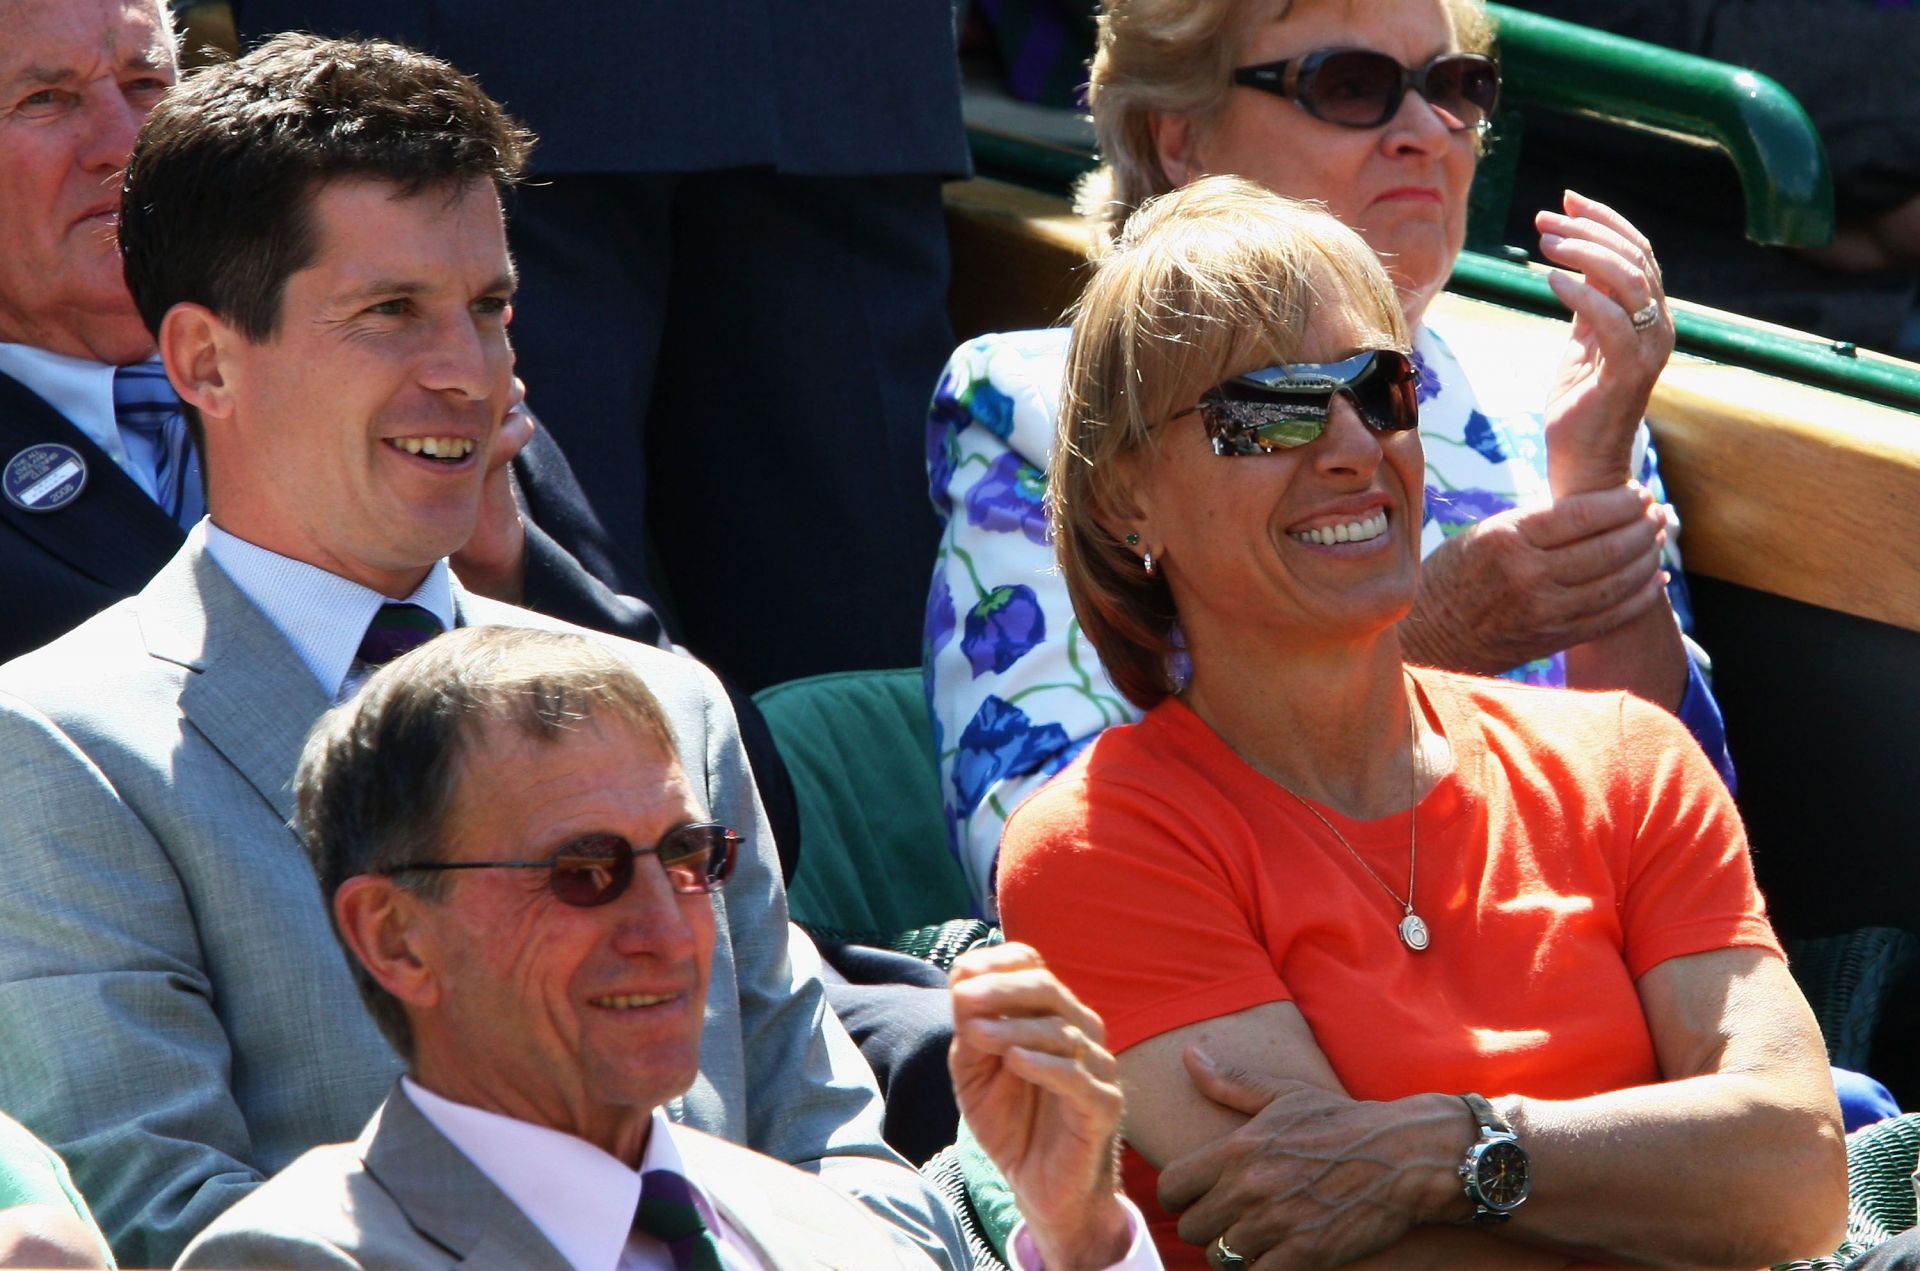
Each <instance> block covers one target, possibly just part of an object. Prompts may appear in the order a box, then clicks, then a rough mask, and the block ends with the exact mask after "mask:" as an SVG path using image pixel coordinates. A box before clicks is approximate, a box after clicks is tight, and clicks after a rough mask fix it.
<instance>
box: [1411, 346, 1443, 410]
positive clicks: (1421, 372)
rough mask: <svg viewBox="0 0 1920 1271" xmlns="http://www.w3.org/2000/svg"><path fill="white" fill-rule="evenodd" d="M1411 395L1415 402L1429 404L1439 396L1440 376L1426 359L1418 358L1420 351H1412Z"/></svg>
mask: <svg viewBox="0 0 1920 1271" xmlns="http://www.w3.org/2000/svg"><path fill="white" fill-rule="evenodd" d="M1412 360H1413V395H1414V398H1415V400H1417V401H1420V402H1430V401H1432V400H1433V399H1434V398H1436V397H1438V396H1440V375H1439V372H1437V371H1435V370H1434V369H1433V368H1432V367H1431V366H1428V365H1427V359H1425V358H1423V357H1421V356H1420V350H1419V349H1415V350H1414V351H1413V359H1412Z"/></svg>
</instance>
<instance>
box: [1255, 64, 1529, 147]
mask: <svg viewBox="0 0 1920 1271" xmlns="http://www.w3.org/2000/svg"><path fill="white" fill-rule="evenodd" d="M1233 82H1234V83H1236V84H1242V85H1245V86H1246V87H1248V88H1257V89H1259V90H1261V91H1262V92H1266V93H1272V94H1273V95H1274V96H1276V97H1284V98H1286V99H1287V100H1288V101H1291V102H1294V103H1295V104H1297V105H1298V106H1299V107H1300V109H1302V110H1304V111H1306V112H1307V113H1308V114H1309V115H1312V116H1313V117H1314V118H1315V119H1324V120H1326V121H1327V122H1328V123H1330V124H1339V125H1340V126H1342V127H1344V128H1378V127H1379V126H1380V125H1381V124H1384V123H1386V122H1387V121H1388V120H1389V119H1392V118H1393V117H1394V115H1395V114H1397V113H1398V112H1399V110H1400V102H1401V99H1402V98H1404V97H1405V96H1406V95H1407V90H1408V89H1409V88H1411V89H1412V90H1413V91H1414V92H1416V93H1419V94H1420V96H1422V97H1424V98H1426V100H1427V102H1428V104H1430V105H1431V106H1432V107H1433V108H1434V109H1435V110H1436V111H1438V112H1440V116H1441V118H1443V119H1444V120H1445V121H1446V124H1447V128H1448V129H1449V130H1450V131H1453V132H1464V131H1466V130H1467V129H1469V128H1478V127H1480V126H1481V125H1483V124H1485V123H1486V122H1487V120H1488V119H1489V118H1490V117H1491V116H1492V114H1493V108H1494V107H1495V106H1496V105H1498V104H1499V101H1500V67H1499V66H1498V65H1497V64H1496V63H1495V62H1494V60H1493V59H1492V58H1490V57H1486V56H1483V55H1482V54H1479V53H1442V54H1441V55H1440V56H1439V57H1436V58H1434V59H1433V60H1432V61H1431V62H1428V63H1427V64H1426V65H1425V66H1418V67H1413V66H1402V65H1401V64H1400V63H1399V62H1397V61H1395V60H1394V59H1393V58H1391V57H1389V56H1388V55H1387V54H1385V53H1381V52H1379V51H1377V50H1375V49H1319V50H1317V51H1315V52H1312V53H1309V54H1307V55H1306V56H1305V57H1296V58H1288V59H1287V60H1285V61H1280V62H1263V63H1261V64H1260V65H1258V66H1242V67H1239V68H1237V69H1236V70H1235V71H1234V72H1233Z"/></svg>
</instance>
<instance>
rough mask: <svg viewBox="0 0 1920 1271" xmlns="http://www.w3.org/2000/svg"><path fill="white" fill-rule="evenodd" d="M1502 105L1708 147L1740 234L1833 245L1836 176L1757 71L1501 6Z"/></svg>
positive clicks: (1805, 122) (1789, 243) (1789, 98)
mask: <svg viewBox="0 0 1920 1271" xmlns="http://www.w3.org/2000/svg"><path fill="white" fill-rule="evenodd" d="M1487 9H1488V12H1490V13H1491V14H1492V15H1493V17H1494V20H1495V21H1496V22H1498V23H1499V26H1500V73H1501V79H1502V81H1503V90H1502V91H1503V94H1504V96H1505V98H1506V100H1507V101H1508V102H1509V103H1510V104H1513V105H1517V106H1519V107H1521V108H1522V109H1524V108H1526V107H1528V106H1541V107H1546V108H1547V109H1549V110H1564V111H1567V112H1569V113H1572V114H1577V115H1585V116H1587V117H1589V118H1593V119H1599V120H1603V121H1605V122H1607V123H1611V124H1616V125H1619V126H1621V127H1626V128H1636V129H1641V130H1644V131H1648V132H1657V133H1660V134H1662V135H1665V136H1671V137H1677V138H1680V139H1682V140H1686V141H1692V142H1696V143H1699V144H1702V145H1711V146H1713V147H1715V148H1717V149H1719V150H1722V151H1724V152H1725V153H1726V155H1727V157H1728V158H1729V159H1731V160H1732V161H1733V167H1734V171H1735V172H1737V173H1739V176H1740V189H1741V194H1742V197H1743V199H1744V200H1745V203H1746V216H1747V237H1748V238H1750V239H1752V240H1753V241H1754V242H1756V243H1768V244H1774V245H1778V246H1783V247H1824V246H1825V245H1827V244H1828V243H1830V242H1832V241H1833V178H1832V174H1831V173H1830V172H1829V170H1828V168H1827V151H1826V147H1825V146H1823V145H1821V144H1820V134H1819V133H1818V132H1816V131H1815V130H1814V126H1813V120H1811V119H1809V118H1808V117H1807V112H1806V111H1805V110H1804V109H1803V108H1802V107H1801V105H1800V103H1799V102H1798V101H1796V100H1795V99H1794V96H1793V94H1792V93H1789V92H1788V91H1787V90H1786V89H1784V88H1782V87H1781V86H1780V85H1779V84H1778V83H1776V82H1774V81H1773V80H1771V79H1769V78H1767V77H1766V76H1765V75H1756V74H1754V73H1753V72H1752V71H1745V70H1741V69H1740V68H1739V67H1737V66H1729V65H1727V64H1726V63H1725V62H1715V61H1712V60H1711V59H1709V58H1704V57H1695V56H1694V55H1692V54H1690V53H1676V52H1674V51H1673V50H1671V49H1664V48H1660V47H1659V46H1657V45H1653V44H1646V43H1643V42H1641V41H1639V40H1629V39H1627V38H1625V37H1623V36H1618V35H1609V34H1608V33H1606V32H1605V31H1595V30H1591V29H1590V28H1587V27H1583V26H1576V25H1575V24H1573V23H1571V22H1562V21H1559V20H1558V19H1555V18H1547V17H1542V16H1540V15H1539V14H1537V13H1529V12H1527V11H1525V10H1523V9H1512V8H1508V7H1507V6H1506V5H1501V4H1491V5H1488V6H1487Z"/></svg>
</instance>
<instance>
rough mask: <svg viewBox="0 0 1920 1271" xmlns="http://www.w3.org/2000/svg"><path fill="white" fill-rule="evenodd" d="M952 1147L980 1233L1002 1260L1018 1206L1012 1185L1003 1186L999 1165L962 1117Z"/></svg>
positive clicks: (1015, 1221) (1016, 1215)
mask: <svg viewBox="0 0 1920 1271" xmlns="http://www.w3.org/2000/svg"><path fill="white" fill-rule="evenodd" d="M953 1150H954V1152H955V1154H956V1155H957V1156H958V1158H959V1163H960V1174H961V1177H963V1178H964V1179H965V1180H966V1184H967V1203H968V1204H969V1205H970V1206H972V1209H973V1215H974V1219H975V1221H976V1222H978V1223H979V1227H980V1234H981V1235H982V1236H983V1237H984V1238H985V1239H986V1242H987V1243H988V1244H989V1245H991V1246H992V1247H993V1251H994V1253H995V1255H997V1256H998V1257H999V1258H1000V1260H1001V1261H1003V1262H1004V1261H1006V1258H1007V1238H1008V1237H1009V1236H1011V1235H1013V1229H1014V1227H1015V1225H1017V1224H1018V1223H1019V1221H1020V1210H1019V1208H1018V1207H1017V1206H1016V1205H1015V1204H1014V1203H1013V1188H1011V1187H1009V1186H1007V1180H1006V1178H1005V1177H1004V1176H1002V1174H1001V1173H1000V1167H999V1166H997V1165H995V1164H994V1163H993V1158H992V1157H990V1156H988V1155H987V1150H986V1149H985V1148H983V1147H981V1146H980V1140H979V1139H976V1138H974V1137H973V1129H972V1127H971V1126H969V1125H968V1124H967V1123H966V1120H965V1118H962V1119H961V1121H960V1138H959V1141H958V1142H956V1143H955V1144H954V1147H953Z"/></svg>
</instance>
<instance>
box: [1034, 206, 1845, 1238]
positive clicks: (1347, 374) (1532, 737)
mask: <svg viewBox="0 0 1920 1271" xmlns="http://www.w3.org/2000/svg"><path fill="white" fill-rule="evenodd" d="M1616 229H1617V232H1619V233H1621V234H1623V235H1626V234H1631V232H1632V231H1631V227H1630V226H1625V225H1624V223H1623V224H1622V225H1621V226H1620V227H1616ZM1614 299H1616V300H1617V301H1618V302H1619V305H1620V311H1619V313H1618V315H1617V316H1618V321H1617V323H1613V324H1612V326H1609V327H1606V328H1605V329H1603V330H1602V331H1601V332H1600V333H1599V336H1598V340H1599V344H1600V347H1601V349H1602V352H1603V354H1604V353H1605V352H1606V351H1607V350H1608V349H1609V348H1611V347H1612V346H1613V345H1615V344H1620V343H1623V342H1628V341H1631V340H1633V339H1636V338H1638V335H1639V332H1637V331H1636V330H1635V329H1634V328H1633V326H1632V324H1631V323H1630V321H1629V315H1630V314H1631V312H1632V310H1633V309H1634V308H1635V307H1636V304H1637V303H1639V302H1640V299H1641V298H1637V297H1631V296H1621V297H1615V298H1614ZM1602 316H1603V319H1604V318H1605V316H1606V315H1602ZM1615 327H1617V329H1613V328H1615ZM1406 348H1407V333H1406V327H1405V320H1404V318H1403V317H1402V315H1401V311H1400V307H1399V305H1398V304H1397V303H1396V301H1395V296H1394V292H1393V288H1392V285H1391V283H1390V282H1389V281H1388V279H1387V276H1386V274H1385V273H1384V271H1383V270H1382V269H1381V267H1380V265H1379V263H1378V260H1377V259H1376V258H1375V256H1374V255H1373V254H1372V253H1371V252H1369V251H1368V250H1367V248H1366V246H1365V245H1364V244H1363V243H1362V242H1361V240H1360V239H1359V238H1358V237H1356V236H1355V235H1354V234H1353V233H1352V232H1351V231H1349V230H1347V229H1345V228H1343V227H1341V226H1340V225H1339V224H1338V223H1337V222H1336V221H1334V220H1333V219H1332V218H1330V217H1328V216H1327V215H1325V214H1324V213H1323V212H1321V211H1319V210H1317V209H1316V208H1313V207H1310V206H1308V205H1303V204H1296V203H1291V202H1288V201H1286V200H1282V199H1279V198H1277V197H1275V196H1273V195H1271V194H1268V193H1265V192H1264V191H1262V190H1260V189H1259V188H1258V187H1256V186H1252V185H1250V184H1248V183H1245V182H1242V181H1239V180H1237V179H1234V178H1226V177H1220V178H1208V179H1206V180H1203V181H1200V182H1197V183H1195V184H1193V185H1190V186H1188V187H1186V188H1185V189H1183V190H1180V191H1176V192H1175V193H1172V194H1169V195H1166V196H1164V197H1163V198H1162V199H1160V200H1158V201H1157V202H1156V203H1154V204H1152V205H1149V207H1148V208H1146V209H1143V210H1142V211H1141V212H1140V213H1137V214H1136V215H1135V216H1134V217H1133V219H1132V220H1131V221H1130V222H1129V225H1128V227H1127V229H1126V230H1125V231H1124V233H1123V234H1122V236H1121V238H1120V241H1119V243H1118V244H1117V245H1116V248H1115V250H1114V252H1113V254H1112V255H1110V256H1109V257H1108V258H1106V259H1105V260H1103V261H1102V262H1101V263H1100V265H1099V267H1098V269H1097V271H1096V273H1095V275H1094V277H1093V280H1092V281H1091V283H1090V284H1089V286H1088V289H1087V292H1086V294H1085V296H1084V297H1083V298H1082V301H1081V304H1080V308H1079V311H1078V313H1077V315H1076V317H1075V320H1074V340H1073V347H1072V350H1071V353H1070V355H1069V362H1068V372H1067V386H1066V395H1065V399H1064V402H1063V405H1062V409H1061V416H1060V435H1059V439H1058V442H1057V444H1056V446H1055V448H1054V459H1053V471H1052V473H1051V474H1050V488H1051V490H1052V492H1053V498H1054V500H1055V502H1054V505H1053V510H1052V516H1053V531H1054V540H1055V543H1056V545H1057V550H1058V551H1059V554H1060V560H1061V566H1062V570H1063V572H1064V574H1065V576H1066V579H1067V584H1068V588H1069V591H1070V593H1071V594H1072V597H1073V603H1074V610H1075V613H1076V615H1077V616H1078V618H1079V620H1080V623H1081V626H1082V628H1083V629H1084V630H1085V632H1086V633H1087V635H1088V636H1089V637H1090V638H1091V639H1092V641H1093V643H1094V644H1095V646H1096V647H1097V648H1098V650H1099V653H1100V656H1101V659H1102V661H1103V662H1104V664H1105V666H1106V667H1107V670H1108V672H1109V674H1110V675H1111V676H1112V678H1113V680H1114V682H1115V684H1116V685H1118V686H1119V687H1120V688H1121V690H1122V691H1123V692H1125V693H1126V694H1127V696H1128V697H1129V698H1130V699H1131V700H1132V701H1134V702H1135V703H1136V704H1137V705H1139V706H1140V707H1141V708H1142V709H1144V710H1146V712H1147V713H1146V715H1145V717H1144V718H1143V719H1142V720H1141V721H1140V722H1139V723H1137V724H1132V725H1127V726H1123V727H1118V728H1113V729H1110V730H1108V731H1107V732H1106V733H1104V734H1102V735H1101V736H1100V738H1099V739H1098V740H1096V741H1095V742H1094V743H1093V744H1092V746H1091V747H1089V749H1088V750H1087V751H1086V752H1085V753H1084V754H1083V755H1082V756H1081V757H1080V759H1079V760H1078V761H1076V763H1075V764H1074V765H1073V766H1072V767H1070V768H1069V769H1067V771H1066V772H1065V773H1063V774H1062V775H1061V777H1059V778H1058V779H1056V780H1055V781H1054V782H1053V783H1052V784H1051V785H1049V786H1048V787H1046V788H1045V789H1043V790H1042V791H1041V792H1040V793H1039V794H1037V795H1036V796H1035V797H1034V798H1033V799H1031V800H1030V801H1029V802H1028V803H1026V804H1025V805H1023V807H1022V808H1021V809H1020V810H1019V811H1017V812H1016V813H1015V815H1014V816H1013V818H1012V819H1011V820H1010V821H1009V823H1008V827H1007V833H1006V838H1005V840H1004V843H1003V847H1002V855H1001V865H1000V871H1001V872H1000V889H1001V906H1002V913H1003V915H1004V917H1005V920H1006V926H1007V931H1008V933H1009V934H1010V935H1011V936H1013V937H1015V938H1017V939H1021V940H1025V941H1027V942H1029V943H1031V944H1033V945H1035V946H1037V947H1038V948H1039V949H1040V950H1041V951H1042V952H1043V953H1044V955H1045V956H1046V958H1047V961H1048V962H1049V964H1050V965H1052V966H1053V967H1054V968H1055V970H1056V971H1057V972H1058V973H1059V974H1060V976H1061V977H1062V978H1063V979H1064V980H1066V981H1067V982H1068V983H1069V984H1070V985H1071V986H1072V987H1073V988H1074V991H1075V992H1076V993H1078V994H1079V995H1080V997H1081V998H1082V999H1083V1000H1085V1001H1086V1002H1087V1003H1088V1004H1089V1005H1090V1006H1092V1007H1093V1008H1094V1009H1095V1010H1097V1011H1098V1012H1099V1013H1100V1014H1101V1015H1103V1016H1104V1017H1105V1019H1106V1021H1107V1026H1108V1030H1109V1037H1108V1044H1109V1046H1110V1048H1111V1049H1112V1050H1113V1051H1115V1052H1116V1053H1118V1054H1119V1055H1120V1063H1121V1069H1122V1073H1123V1076H1124V1079H1125V1083H1126V1086H1127V1091H1128V1098H1129V1103H1130V1107H1129V1111H1128V1114H1127V1122H1126V1135H1127V1139H1128V1142H1129V1145H1130V1146H1129V1150H1128V1157H1127V1160H1126V1162H1125V1171H1126V1175H1127V1180H1128V1186H1129V1189H1130V1190H1131V1191H1132V1192H1133V1193H1134V1198H1135V1199H1136V1200H1138V1201H1140V1202H1141V1204H1142V1206H1143V1208H1145V1209H1146V1210H1147V1212H1148V1214H1149V1215H1150V1217H1153V1218H1155V1219H1156V1220H1157V1225H1156V1238H1157V1239H1158V1241H1159V1244H1160V1248H1161V1252H1162V1256H1163V1257H1165V1258H1166V1259H1167V1262H1168V1265H1169V1266H1179V1265H1187V1266H1197V1265H1202V1261H1201V1255H1200V1252H1199V1247H1201V1246H1204V1247H1205V1248H1206V1249H1207V1250H1208V1258H1209V1260H1211V1261H1212V1263H1213V1264H1214V1265H1216V1266H1219V1267H1237V1266H1251V1265H1256V1264H1257V1265H1258V1267H1259V1268H1260V1269H1261V1271H1272V1269H1274V1268H1281V1267H1285V1268H1294V1267H1317V1266H1343V1265H1371V1266H1382V1267H1385V1266H1393V1267H1403V1266H1468V1267H1515V1268H1564V1267H1568V1266H1574V1265H1591V1264H1594V1263H1601V1264H1616V1265H1618V1264H1631V1265H1681V1266H1688V1267H1732V1268H1746V1269H1748V1271H1751V1269H1752V1268H1754V1267H1759V1266H1763V1265H1766V1264H1769V1263H1773V1262H1778V1261H1783V1260H1785V1259H1788V1258H1792V1257H1803V1256H1807V1255H1809V1254H1817V1253H1821V1252H1824V1251H1826V1250H1829V1249H1831V1248H1832V1247H1833V1246H1834V1245H1835V1244H1836V1243H1837V1242H1838V1240H1839V1238H1840V1234H1841V1227H1842V1223H1843V1219H1844V1215H1845V1207H1846V1194H1845V1158H1844V1151H1843V1145H1842V1139H1841V1132H1840V1124H1839V1117H1838V1113H1837V1109H1836V1107H1835V1104H1834V1098H1833V1090H1832V1084H1831V1080H1830V1078H1829V1076H1828V1071H1827V1068H1826V1065H1825V1057H1824V1053H1823V1049H1822V1046H1821V1042H1820V1037H1819V1034H1818V1030H1817V1028H1816V1026H1815V1024H1814V1021H1813V1018H1812V1015H1811V1013H1810V1012H1809V1010H1808V1009H1807V1006H1806V1004H1805V1002H1804V1001H1803V1000H1802V999H1801V997H1800V995H1799V992H1798V990H1797V989H1796V988H1795V986H1794V984H1793V981H1792V979H1791V978H1790V977H1789V975H1788V974H1787V970H1786V965H1785V962H1784V959H1783V958H1782V955H1781V953H1780V948H1779V945H1778V943H1777V942H1776V940H1775V939H1774V935H1773V932H1772V930H1771V928H1770V926H1769V925H1768V923H1767V920H1766V915H1765V909H1764V905H1763V904H1762V902H1761V899H1760V896H1759V894H1758V892H1757V890H1756V889H1755V887H1754V883H1753V875H1752V870H1751V868H1750V865H1749V863H1748V859H1747V849H1746V841H1745V836H1744V833H1743V831H1742V829H1741V826H1740V821H1739V816H1738V813H1737V812H1736V811H1735V810H1734V807H1733V804H1732V802H1731V800H1730V799H1729V798H1728V796H1727V793H1726V790H1725V788H1724V786H1723V785H1722V784H1721V783H1720V781H1719V780H1718V779H1717V777H1716V776H1715V774H1714V772H1713V769H1712V767H1711V766H1710V765H1709V764H1708V762H1707V760H1706V758H1705V756H1704V755H1703V754H1702V753H1701V752H1700V750H1699V747H1698V746H1697V745H1696V744H1695V743H1694V742H1693V741H1692V739H1691V738H1690V737H1689V736H1688V734H1687V732H1686V731H1685V729H1684V728H1682V727H1681V726H1680V725H1679V724H1678V723H1676V722H1675V721H1674V720H1673V719H1672V718H1671V716H1669V715H1667V714H1666V713H1665V712H1663V711H1661V710H1659V709H1657V708H1655V707H1653V706H1650V705H1648V704H1646V703H1644V702H1642V701H1640V700H1639V699H1637V698H1634V697H1632V696H1629V695H1627V694H1623V693H1576V692H1571V691H1566V690H1552V689H1537V688H1529V687H1525V686H1521V685H1516V684H1512V683H1507V682H1502V681H1493V680H1484V679H1479V678H1475V677H1471V676H1465V675H1458V674H1452V673H1446V672H1440V671H1434V670H1428V669H1421V668H1412V667H1409V666H1407V665H1406V662H1405V658H1404V656H1403V652H1402V647H1401V638H1402V636H1401V631H1400V627H1399V624H1400V621H1401V619H1402V618H1404V617H1405V616H1406V615H1407V613H1408V612H1409V609H1410V608H1411V605H1412V600H1413V596H1414V589H1415V583H1416V580H1417V573H1418V569H1419V556H1420V552H1419V532H1420V528H1421V524H1422V507H1421V496H1422V477H1421V474H1422V471H1423V464H1422V456H1421V442H1420V437H1419V434H1418V432H1417V431H1415V423H1416V420H1417V410H1416V406H1415V398H1416V393H1415V384H1414V375H1415V371H1414V368H1413V365H1412V364H1411V362H1410V361H1409V359H1408V358H1407V357H1406V356H1405V350H1406ZM1629 476H1630V474H1629V473H1628V472H1627V471H1626V470H1625V469H1624V468H1623V469H1622V471H1620V472H1619V474H1618V480H1619V481H1620V483H1621V484H1622V485H1624V484H1626V483H1627V482H1628V480H1629ZM1156 1171H1159V1172H1158V1173H1157V1175H1156ZM1156 1182H1157V1192H1158V1199H1159V1200H1160V1201H1164V1202H1165V1205H1166V1208H1161V1207H1160V1205H1159V1204H1158V1203H1157V1202H1156V1195H1155V1192H1156ZM1168 1210H1172V1211H1184V1212H1182V1213H1181V1214H1180V1217H1179V1218H1178V1220H1177V1235H1176V1220H1175V1219H1174V1218H1173V1217H1172V1215H1171V1214H1170V1213H1169V1212H1168Z"/></svg>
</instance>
